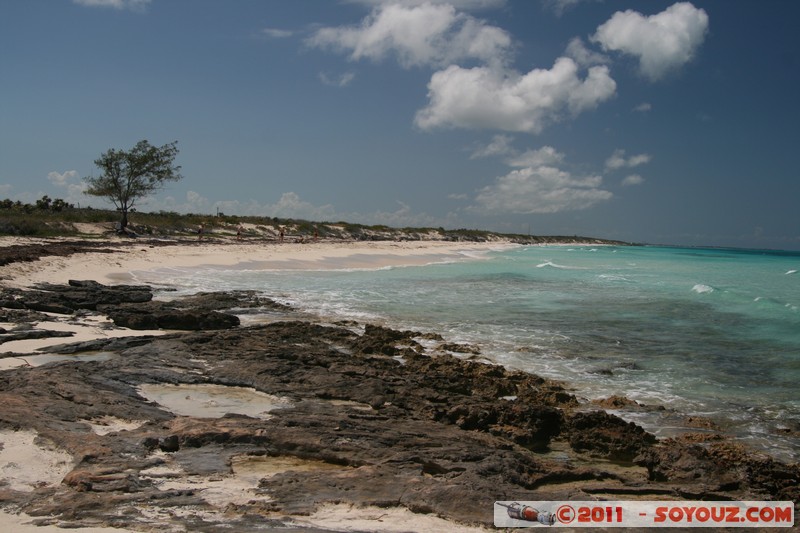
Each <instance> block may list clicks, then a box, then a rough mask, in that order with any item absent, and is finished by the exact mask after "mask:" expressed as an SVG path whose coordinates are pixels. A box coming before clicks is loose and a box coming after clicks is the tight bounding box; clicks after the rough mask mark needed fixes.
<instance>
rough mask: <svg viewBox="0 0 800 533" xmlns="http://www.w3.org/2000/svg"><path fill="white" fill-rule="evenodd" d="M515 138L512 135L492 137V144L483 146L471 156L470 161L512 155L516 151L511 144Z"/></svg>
mask: <svg viewBox="0 0 800 533" xmlns="http://www.w3.org/2000/svg"><path fill="white" fill-rule="evenodd" d="M513 141H514V137H512V136H510V135H495V136H494V137H492V140H491V142H489V144H487V145H486V146H481V147H479V148H478V149H476V150H475V151H473V152H472V155H470V156H469V158H470V159H480V158H483V157H494V156H498V155H506V154H510V153H512V152H513V151H514V148H513V147H512V146H511V143H512V142H513Z"/></svg>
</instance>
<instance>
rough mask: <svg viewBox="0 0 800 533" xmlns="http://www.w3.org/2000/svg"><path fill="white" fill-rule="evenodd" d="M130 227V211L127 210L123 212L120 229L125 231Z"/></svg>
mask: <svg viewBox="0 0 800 533" xmlns="http://www.w3.org/2000/svg"><path fill="white" fill-rule="evenodd" d="M127 227H128V211H127V210H126V209H123V210H122V220H120V221H119V229H120V231H125V228H127Z"/></svg>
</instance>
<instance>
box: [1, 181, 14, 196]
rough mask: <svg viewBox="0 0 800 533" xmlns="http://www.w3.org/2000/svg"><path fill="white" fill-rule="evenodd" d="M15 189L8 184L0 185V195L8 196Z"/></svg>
mask: <svg viewBox="0 0 800 533" xmlns="http://www.w3.org/2000/svg"><path fill="white" fill-rule="evenodd" d="M13 188H14V186H13V185H10V184H8V183H0V194H2V195H6V194H8V193H10V192H11V190H12V189H13Z"/></svg>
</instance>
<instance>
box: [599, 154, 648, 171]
mask: <svg viewBox="0 0 800 533" xmlns="http://www.w3.org/2000/svg"><path fill="white" fill-rule="evenodd" d="M650 159H652V158H651V157H650V155H649V154H638V155H632V156H630V157H625V150H614V153H613V154H611V156H610V157H609V158H608V159H606V170H618V169H620V168H633V167H638V166H639V165H644V164H646V163H649V162H650Z"/></svg>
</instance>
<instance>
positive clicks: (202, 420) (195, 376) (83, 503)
mask: <svg viewBox="0 0 800 533" xmlns="http://www.w3.org/2000/svg"><path fill="white" fill-rule="evenodd" d="M73 289H75V290H83V291H93V290H95V287H93V286H92V284H88V285H79V286H75V287H73ZM51 292H54V293H57V291H51ZM240 297H241V298H242V299H243V301H244V302H245V303H244V304H243V305H242V303H241V302H239V303H236V304H235V305H236V306H241V307H245V306H246V305H247V302H248V301H253V300H248V298H249V297H248V296H247V295H239V294H233V295H231V294H226V295H224V296H214V297H209V298H205V297H204V299H203V300H202V301H204V302H209V303H208V307H204V306H205V305H206V304H205V303H199V302H197V301H196V302H195V303H196V304H197V306H198V308H193V307H191V306H189V305H188V304H187V303H186V302H185V301H182V300H176V301H174V302H152V301H150V302H143V303H122V304H113V305H111V304H102V305H100V306H99V307H100V308H101V309H102V310H107V311H108V312H109V313H114V312H122V311H125V312H129V313H130V315H131V316H135V315H136V313H137V310H139V314H140V315H148V314H152V312H153V311H159V312H163V313H167V312H172V313H194V314H195V316H194V318H193V320H195V321H197V323H199V322H200V321H201V320H202V319H201V318H200V316H205V314H210V313H218V309H216V307H217V306H222V307H221V308H220V309H226V308H229V306H231V305H232V304H233V302H234V300H239V298H240ZM212 301H216V303H210V302H212ZM262 303H263V302H262ZM192 305H194V304H192ZM218 314H219V313H218ZM234 318H235V317H234ZM156 324H158V321H157V320H156ZM160 327H163V326H160ZM418 336H419V334H417V333H415V332H397V331H393V330H390V329H388V328H383V327H373V326H368V327H367V328H365V332H364V334H363V335H359V334H357V333H354V332H353V331H352V330H351V329H349V328H348V327H333V326H323V325H320V324H313V323H309V322H304V321H291V322H277V323H271V324H266V325H259V326H253V327H247V328H241V327H240V328H232V329H223V330H215V331H211V330H209V329H208V328H207V327H205V328H203V329H202V330H198V331H194V332H190V333H171V334H169V335H165V336H158V337H145V338H138V339H135V340H134V339H133V338H131V339H104V340H103V343H102V344H101V343H100V342H99V341H97V342H96V343H78V344H76V345H75V346H78V347H79V348H77V349H86V348H96V349H102V350H107V351H114V352H115V353H116V354H117V356H116V357H111V358H109V359H107V360H103V361H93V362H85V363H63V364H56V365H45V366H41V367H35V368H19V369H12V370H7V371H4V372H2V373H0V405H2V406H3V409H2V411H1V412H0V428H2V429H8V430H11V429H31V430H35V431H36V432H37V433H38V435H39V438H40V439H41V440H42V442H49V443H55V444H57V446H58V447H59V448H61V449H63V450H65V451H67V452H69V453H70V454H71V455H72V457H73V458H74V461H75V467H74V469H73V471H72V472H70V473H69V474H68V475H67V476H66V477H65V478H64V481H63V483H62V484H61V485H60V486H57V487H55V486H54V487H41V488H39V489H37V490H35V491H32V492H21V491H9V490H5V491H3V499H4V502H6V503H7V504H9V505H14V506H15V509H19V510H21V511H25V512H28V513H30V514H35V515H36V516H46V517H49V518H48V519H49V520H58V521H59V523H64V524H67V525H72V526H76V527H77V526H79V525H86V524H87V523H90V524H92V525H101V524H104V525H114V526H116V527H125V528H129V529H140V530H141V529H153V528H158V529H170V528H172V529H181V530H192V531H223V530H224V531H228V530H235V531H245V532H246V531H258V530H263V527H265V525H266V524H268V525H269V527H273V528H274V529H281V528H283V529H287V530H291V528H292V527H295V525H292V524H291V516H292V515H293V514H296V515H308V514H309V513H311V512H313V511H315V510H316V509H317V508H318V507H319V506H321V505H325V504H329V503H336V504H351V505H353V506H354V507H358V506H364V505H376V506H383V507H396V506H399V507H403V508H406V509H410V510H413V511H415V512H421V513H431V514H435V515H437V516H440V517H444V518H448V519H450V520H452V521H453V523H454V526H453V528H454V529H457V528H458V527H459V525H458V524H479V525H483V526H486V527H491V525H492V523H493V512H492V506H491V503H490V502H492V501H494V500H509V499H515V500H569V499H574V500H580V499H586V495H587V494H590V495H591V497H592V498H597V499H617V498H625V497H630V498H638V499H642V498H649V499H657V498H658V497H665V496H666V497H669V498H673V499H674V498H688V499H711V500H720V499H731V500H762V499H782V500H793V501H797V500H798V496H800V495H798V489H797V487H798V479H799V478H800V472H798V466H797V465H785V464H783V463H780V462H778V461H775V460H773V459H771V458H768V457H765V456H762V455H757V454H753V453H751V452H748V451H747V450H745V449H744V448H742V447H739V446H736V445H734V444H733V443H731V442H730V441H727V440H714V441H708V442H703V443H702V445H700V444H695V443H691V442H682V441H678V440H666V441H662V442H656V439H655V437H653V436H652V435H650V434H648V433H647V432H645V431H644V430H642V428H640V427H638V426H636V425H635V424H631V423H627V422H625V421H623V420H622V419H620V418H618V417H616V416H613V415H609V414H607V413H604V412H600V411H598V412H576V409H577V408H578V402H577V400H576V399H575V397H574V396H572V395H571V394H569V392H568V391H566V390H565V389H564V388H563V386H562V385H561V384H559V383H556V382H552V381H549V380H546V379H543V378H541V377H538V376H534V375H531V374H526V373H524V372H518V371H509V370H506V369H505V368H503V367H500V366H498V365H487V364H481V363H477V362H474V361H465V360H463V359H460V358H458V357H454V356H451V355H447V354H440V355H436V356H429V355H426V354H424V353H423V352H424V350H423V349H422V348H421V347H420V346H418V345H416V344H415V340H414V339H415V338H417V337H418ZM58 349H59V350H67V349H69V348H68V346H67V345H65V346H61V347H58ZM387 351H388V352H391V353H402V355H403V363H401V362H400V361H398V360H396V359H395V358H392V357H388V356H387V355H386V353H385V352H387ZM143 383H166V384H186V385H189V384H208V383H213V384H217V385H221V386H232V387H233V386H236V387H248V388H253V389H255V390H257V391H260V392H264V393H268V394H272V395H276V396H281V397H284V398H287V399H288V400H287V403H286V405H284V406H282V408H280V409H276V410H274V411H271V412H270V417H263V418H255V417H251V416H245V415H237V414H229V415H227V416H223V417H221V418H208V417H199V416H175V415H173V414H171V413H170V412H168V411H167V410H165V408H162V407H161V406H159V405H157V404H154V403H152V402H149V401H146V400H145V399H144V398H143V397H142V396H141V395H140V393H139V389H138V387H139V386H140V385H141V384H143ZM622 403H623V404H624V403H625V402H622ZM103 417H114V418H117V419H122V420H129V421H134V420H135V421H142V422H141V426H139V427H137V428H130V429H128V430H120V431H114V432H111V433H107V434H104V435H100V434H95V433H94V432H93V431H92V430H91V427H92V426H90V423H89V422H90V421H92V420H96V419H98V418H103ZM567 443H568V444H567ZM550 450H552V451H554V452H556V453H548V454H543V453H540V452H547V451H550ZM161 451H166V452H168V454H169V455H168V456H165V455H164V454H162V453H161ZM244 457H251V458H259V459H263V461H264V462H265V464H267V465H269V464H270V461H274V465H277V466H276V467H275V472H274V473H273V474H274V475H272V476H271V477H269V478H268V479H265V480H262V482H261V483H260V484H259V486H257V487H256V486H254V487H253V489H252V490H251V491H249V492H248V493H247V497H248V500H247V501H246V502H244V503H242V501H241V500H239V501H237V502H236V503H232V504H230V505H227V506H226V505H224V504H221V505H220V504H217V503H213V504H210V503H208V502H205V501H204V500H203V499H202V497H201V496H202V493H203V490H202V485H199V486H198V489H180V490H167V489H166V488H165V486H164V485H163V483H164V481H165V478H163V477H162V478H159V477H158V476H154V475H153V474H152V470H153V467H154V466H160V465H162V464H165V463H169V464H170V465H171V466H173V467H174V468H170V469H168V470H169V471H170V472H174V473H170V474H168V475H169V476H170V478H169V479H170V480H173V479H172V478H173V477H179V478H181V480H183V481H186V482H187V484H188V482H189V481H191V482H193V483H194V482H196V481H198V476H212V477H213V479H221V478H225V477H228V476H230V475H231V469H232V464H234V460H237V459H241V458H244ZM598 457H599V459H597V458H598ZM609 459H611V460H613V461H620V463H619V464H612V463H611V462H610V461H609ZM631 460H633V461H635V464H631V462H630V461H631ZM287 464H288V465H293V464H296V465H299V466H297V467H291V466H289V467H287V466H283V467H281V466H280V465H287ZM178 472H180V473H178ZM470 502H471V503H470ZM476 502H478V503H479V504H476ZM480 502H489V503H487V504H485V505H484V503H480ZM201 507H202V509H203V510H204V511H208V513H207V514H204V515H203V519H202V520H200V519H199V518H197V512H196V511H197V509H198V508H201ZM142 508H148V510H149V512H148V514H147V515H145V514H143V513H140V512H138V511H137V509H142ZM184 511H186V512H184ZM215 516H218V517H219V518H218V519H215V518H214V517H215ZM256 518H257V520H256ZM259 528H261V529H259ZM376 528H378V529H379V528H380V525H379V524H378V525H377V526H376ZM295 529H296V527H295Z"/></svg>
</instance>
